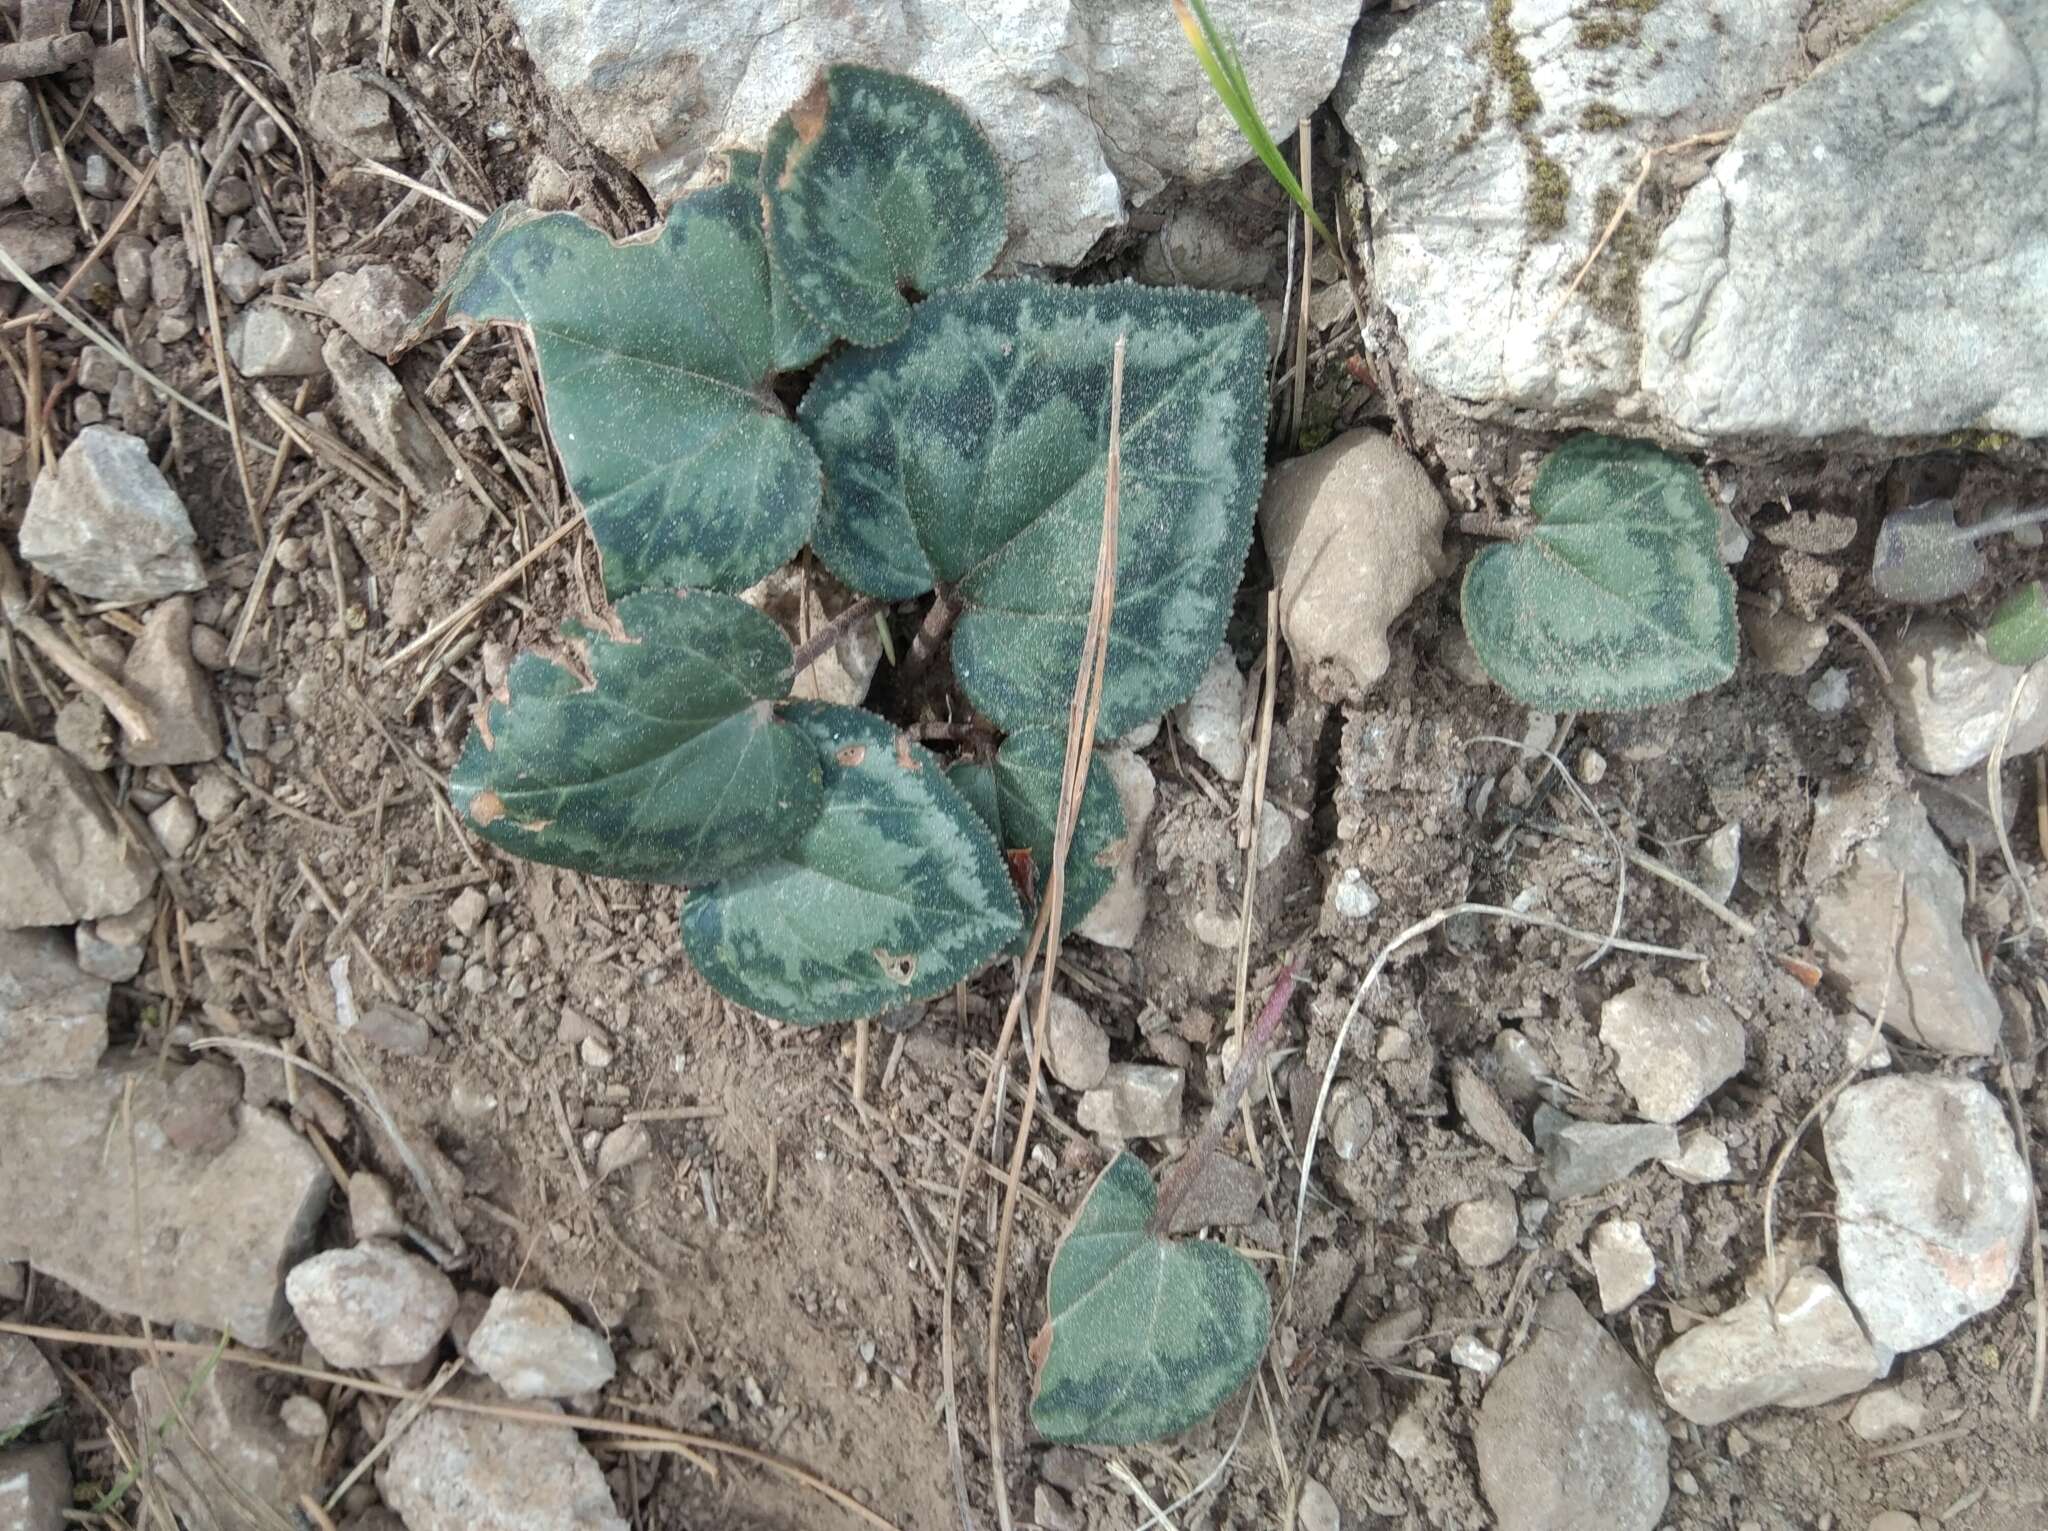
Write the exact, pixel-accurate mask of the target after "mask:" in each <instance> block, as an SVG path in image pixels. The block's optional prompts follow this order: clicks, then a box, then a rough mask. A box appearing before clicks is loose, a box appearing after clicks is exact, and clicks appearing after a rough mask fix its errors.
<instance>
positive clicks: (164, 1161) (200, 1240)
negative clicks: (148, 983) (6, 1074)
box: [0, 1057, 328, 1349]
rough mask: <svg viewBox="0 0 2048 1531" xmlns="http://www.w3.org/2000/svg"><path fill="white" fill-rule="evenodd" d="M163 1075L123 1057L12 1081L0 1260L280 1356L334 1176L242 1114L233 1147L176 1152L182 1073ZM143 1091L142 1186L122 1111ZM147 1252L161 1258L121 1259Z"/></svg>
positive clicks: (3, 1150) (273, 1120)
mask: <svg viewBox="0 0 2048 1531" xmlns="http://www.w3.org/2000/svg"><path fill="white" fill-rule="evenodd" d="M155 1065H156V1060H155V1059H154V1057H147V1058H132V1059H123V1060H122V1061H121V1062H120V1063H118V1064H117V1065H116V1066H114V1067H109V1068H102V1069H101V1070H100V1071H99V1072H98V1073H96V1074H93V1075H92V1076H91V1077H89V1078H86V1079H79V1080H64V1081H57V1080H42V1081H39V1082H37V1083H35V1084H29V1085H16V1086H0V1164H4V1165H6V1166H7V1173H6V1174H4V1175H0V1260H18V1259H25V1260H27V1261H28V1262H29V1264H31V1265H33V1266H34V1267H35V1268H36V1269H37V1270H39V1271H41V1272H43V1273H44V1274H45V1275H47V1276H50V1277H52V1278H54V1279H56V1280H58V1281H62V1282H64V1283H65V1284H66V1285H67V1286H72V1287H76V1288H77V1289H78V1290H79V1291H80V1292H82V1293H83V1294H84V1295H85V1296H86V1297H88V1298H90V1299H91V1300H92V1301H94V1302H96V1303H98V1304H99V1305H100V1306H101V1307H104V1308H109V1309H112V1310H113V1311H114V1312H116V1313H127V1314H146V1315H147V1316H148V1317H150V1318H151V1319H153V1320H155V1321H156V1322H157V1323H160V1324H171V1323H189V1324H195V1325H198V1326H199V1327H201V1328H206V1329H214V1330H223V1329H224V1330H226V1331H227V1332H228V1333H229V1334H231V1335H233V1336H234V1337H235V1339H237V1340H239V1341H240V1342H241V1343H242V1344H245V1345H253V1346H256V1347H258V1348H259V1349H260V1348H262V1347H265V1346H268V1345H271V1344H273V1343H274V1342H275V1341H276V1340H277V1338H278V1336H279V1334H280V1333H281V1332H282V1330H283V1327H284V1319H285V1305H284V1294H283V1284H284V1272H285V1268H286V1267H287V1266H288V1265H289V1264H290V1263H291V1262H292V1261H293V1260H294V1259H296V1258H297V1257H298V1254H299V1252H300V1251H301V1250H302V1249H304V1247H305V1245H306V1242H307V1241H308V1240H309V1239H310V1238H311V1237H312V1232H313V1226H314V1224H315V1223H317V1222H318V1221H319V1218H320V1215H321V1213H322V1212H323V1211H324V1210H325V1209H326V1200H327V1188H328V1181H327V1171H326V1169H325V1168H324V1167H323V1166H322V1164H321V1163H320V1158H319V1156H318V1155H317V1154H315V1153H314V1152H313V1150H312V1149H311V1148H310V1147H309V1146H307V1143H306V1140H305V1139H304V1138H302V1137H300V1136H299V1135H298V1134H297V1133H296V1132H293V1131H292V1130H291V1128H289V1127H287V1126H286V1125H285V1124H284V1123H283V1122H282V1121H281V1120H279V1119H278V1118H277V1117H276V1116H274V1115H272V1114H271V1113H269V1112H267V1111H258V1110H254V1109H251V1108H249V1107H240V1108H237V1109H236V1110H235V1120H236V1124H237V1127H236V1132H235V1135H234V1137H233V1138H232V1140H231V1141H230V1142H229V1143H228V1145H227V1146H226V1147H225V1148H223V1149H220V1150H218V1151H217V1152H214V1153H212V1154H205V1153H191V1152H184V1151H181V1150H179V1149H178V1148H176V1147H175V1146H174V1145H172V1144H171V1143H170V1142H169V1140H168V1138H167V1137H166V1135H165V1133H164V1128H163V1119H164V1116H165V1112H166V1110H167V1107H168V1106H169V1104H170V1100H171V1092H170V1079H171V1078H175V1077H176V1074H177V1072H178V1071H176V1070H171V1071H169V1077H166V1075H165V1074H164V1073H160V1072H159V1070H158V1069H157V1068H156V1066H155ZM131 1091H132V1099H131V1106H130V1116H131V1118H132V1120H133V1123H134V1145H135V1155H134V1163H135V1166H136V1172H137V1173H136V1175H135V1177H134V1178H133V1179H132V1180H131V1177H130V1172H129V1164H130V1159H129V1154H128V1134H127V1132H126V1130H125V1128H124V1125H123V1118H122V1105H121V1103H122V1097H123V1095H124V1092H131ZM109 1144H112V1145H114V1148H113V1149H112V1150H111V1151H110V1150H109V1147H108V1145H109ZM138 1204H139V1206H140V1212H141V1226H140V1227H139V1228H138V1227H137V1226H136V1208H137V1206H138ZM138 1247H139V1248H141V1249H142V1250H144V1251H145V1252H147V1253H149V1254H151V1255H153V1256H154V1258H149V1259H145V1260H143V1261H142V1262H141V1264H140V1265H139V1266H138V1265H137V1263H136V1262H135V1261H133V1260H130V1259H125V1258H113V1257H112V1256H111V1255H110V1253H109V1252H110V1251H114V1250H129V1249H135V1248H138Z"/></svg>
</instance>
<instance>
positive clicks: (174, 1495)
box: [128, 1358, 320, 1531]
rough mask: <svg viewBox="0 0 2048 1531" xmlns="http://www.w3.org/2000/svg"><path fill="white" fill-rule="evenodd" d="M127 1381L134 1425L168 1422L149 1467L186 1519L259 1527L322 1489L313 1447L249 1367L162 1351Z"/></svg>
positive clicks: (230, 1529) (244, 1529) (229, 1530)
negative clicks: (287, 1423)
mask: <svg viewBox="0 0 2048 1531" xmlns="http://www.w3.org/2000/svg"><path fill="white" fill-rule="evenodd" d="M128 1387H129V1391H130V1392H131V1393H132V1394H133V1396H134V1399H135V1413H136V1418H137V1422H138V1424H140V1425H141V1426H142V1427H143V1428H144V1429H145V1430H150V1429H154V1428H155V1427H157V1426H158V1425H160V1424H163V1423H166V1422H169V1424H170V1428H168V1429H165V1430H164V1431H163V1433H162V1436H161V1439H160V1443H159V1445H158V1448H157V1453H156V1454H155V1455H153V1456H152V1458H151V1465H150V1471H151V1475H152V1477H153V1479H154V1480H155V1481H156V1482H157V1483H158V1484H159V1485H160V1486H162V1487H163V1488H164V1489H165V1490H166V1491H167V1492H168V1493H169V1495H170V1497H171V1500H172V1503H173V1504H174V1505H175V1506H177V1507H178V1508H179V1509H180V1510H181V1511H182V1513H183V1515H184V1518H185V1523H186V1524H187V1525H190V1526H194V1527H198V1526H206V1527H219V1528H220V1531H265V1528H268V1527H273V1526H276V1525H277V1524H279V1523H280V1522H282V1523H284V1524H290V1523H292V1521H293V1519H294V1517H295V1514H296V1512H297V1510H298V1503H299V1497H300V1496H301V1495H302V1494H310V1493H313V1492H315V1491H316V1490H317V1489H318V1488H319V1486H320V1464H319V1461H318V1459H317V1458H316V1457H315V1456H314V1454H313V1450H312V1448H311V1447H310V1446H309V1445H308V1444H307V1443H306V1442H304V1441H302V1440H299V1439H298V1438H297V1437H296V1436H294V1435H293V1434H292V1433H291V1432H290V1431H289V1430H287V1429H285V1428H284V1424H283V1421H281V1420H280V1419H279V1418H278V1413H277V1404H276V1401H275V1400H274V1399H273V1398H272V1397H271V1395H270V1393H269V1392H268V1391H267V1390H266V1389H265V1387H264V1385H263V1383H262V1382H261V1381H260V1380H259V1379H258V1376H257V1374H256V1373H255V1372H252V1371H250V1370H248V1369H247V1368H245V1367H240V1366H214V1367H205V1366H204V1365H203V1364H202V1363H198V1362H195V1361H192V1360H190V1359H186V1358H180V1359H176V1360H172V1359H166V1360H164V1361H163V1362H161V1363H158V1364H149V1363H145V1364H143V1365H141V1366H138V1367H136V1368H135V1370H134V1371H133V1372H132V1373H130V1374H129V1378H128ZM250 1501H254V1506H260V1507H261V1509H260V1510H259V1509H257V1508H255V1507H253V1506H252V1505H251V1503H250ZM264 1511H267V1512H268V1513H267V1514H266V1513H263V1512H264Z"/></svg>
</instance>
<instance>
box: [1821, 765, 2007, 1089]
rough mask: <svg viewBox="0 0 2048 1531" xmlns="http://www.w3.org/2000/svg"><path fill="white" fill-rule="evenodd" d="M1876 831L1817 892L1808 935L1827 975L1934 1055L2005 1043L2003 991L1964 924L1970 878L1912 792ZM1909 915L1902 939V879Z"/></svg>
mask: <svg viewBox="0 0 2048 1531" xmlns="http://www.w3.org/2000/svg"><path fill="white" fill-rule="evenodd" d="M1884 813H1885V817H1884V821H1883V824H1882V827H1881V828H1880V829H1879V830H1878V832H1877V833H1876V834H1874V835H1872V836H1871V837H1870V838H1869V839H1867V840H1865V841H1864V842H1863V843H1862V844H1861V845H1859V846H1858V847H1857V848H1856V851H1855V854H1854V856H1853V858H1852V859H1851V861H1850V863H1849V867H1848V870H1847V871H1845V872H1843V873H1842V874H1841V875H1840V876H1839V877H1837V878H1835V879H1834V880H1833V881H1832V882H1831V883H1829V884H1828V885H1827V886H1826V887H1825V888H1823V889H1822V891H1821V892H1820V893H1819V894H1818V895H1817V896H1816V897H1815V898H1814V901H1813V915H1812V918H1811V920H1810V921H1809V933H1810V935H1811V936H1812V938H1813V944H1814V947H1815V948H1816V950H1817V951H1818V952H1819V954H1820V959H1821V965H1822V967H1823V968H1825V969H1826V971H1827V975H1828V979H1829V981H1830V982H1831V983H1833V984H1835V985H1837V986H1838V987H1839V988H1840V989H1841V990H1842V992H1843V994H1844V995H1845V996H1846V997H1847V999H1848V1001H1849V1003H1850V1004H1852V1005H1854V1006H1855V1007H1856V1008H1857V1009H1858V1010H1860V1011H1862V1012H1863V1013H1864V1014H1865V1015H1877V1014H1878V1013H1879V1012H1880V1011H1882V1013H1883V1016H1884V1024H1885V1026H1886V1027H1887V1028H1888V1029H1889V1030H1890V1031H1892V1032H1893V1033H1895V1034H1896V1035H1898V1036H1901V1037H1904V1038H1905V1039H1906V1040H1907V1041H1909V1042H1916V1043H1918V1044H1919V1045H1920V1046H1922V1047H1927V1048H1931V1049H1933V1050H1934V1051H1935V1052H1940V1053H1951V1054H1956V1055H1960V1056H1965V1057H1980V1056H1983V1055H1985V1054H1988V1053H1991V1052H1993V1051H1995V1050H1996V1049H1997V1047H1998V1030H1999V1025H2000V1022H2001V1017H2000V1014H1999V1009H1998V996H1997V995H1995V994H1994V993H1992V991H1991V985H1990V984H1989V983H1988V982H1986V980H1985V978H1984V976H1983V974H1981V973H1979V972H1978V971H1977V963H1976V958H1975V956H1974V955H1973V953H1972V951H1971V947H1970V940H1969V937H1968V936H1967V935H1966V934H1965V933H1964V930H1963V891H1964V890H1963V875H1962V873H1960V872H1958V871H1957V870H1956V868H1955V863H1954V862H1952V861H1950V860H1949V856H1948V851H1947V849H1946V848H1945V847H1944V846H1943V845H1942V843H1941V840H1940V838H1939V837H1938V836H1937V835H1936V834H1935V833H1934V829H1933V826H1932V825H1930V824H1929V823H1928V822H1927V811H1926V809H1924V808H1922V807H1921V806H1920V800H1919V799H1918V798H1916V797H1914V796H1913V795H1912V794H1911V793H1910V792H1903V793H1900V794H1898V795H1897V796H1895V797H1893V798H1892V799H1891V800H1890V801H1889V802H1888V803H1887V804H1886V805H1885V810H1884ZM1902 876H1903V878H1904V884H1905V886H1904V899H1905V919H1904V923H1903V924H1902V925H1900V926H1899V939H1898V943H1897V946H1896V947H1894V945H1893V942H1892V929H1893V926H1894V924H1895V923H1897V922H1898V915H1899V901H1900V879H1901V877H1902Z"/></svg>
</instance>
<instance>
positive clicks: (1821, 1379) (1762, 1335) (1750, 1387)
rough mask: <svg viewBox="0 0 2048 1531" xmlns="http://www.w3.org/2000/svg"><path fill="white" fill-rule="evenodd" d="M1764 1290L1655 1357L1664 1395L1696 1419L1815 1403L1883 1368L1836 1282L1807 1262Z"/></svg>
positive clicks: (1718, 1419) (1703, 1421)
mask: <svg viewBox="0 0 2048 1531" xmlns="http://www.w3.org/2000/svg"><path fill="white" fill-rule="evenodd" d="M1768 1302H1769V1299H1768V1297H1767V1295H1766V1294H1764V1293H1762V1292H1759V1293H1758V1294H1757V1295H1756V1296H1754V1297H1750V1298H1748V1299H1746V1300H1745V1301H1743V1302H1740V1303H1737V1304H1736V1305H1735V1306H1734V1307H1732V1308H1730V1309H1729V1310H1728V1311H1727V1312H1726V1313H1723V1314H1722V1315H1721V1316H1720V1317H1718V1318H1714V1319H1710V1320H1709V1321H1708V1322H1706V1323H1704V1324H1699V1325H1696V1326H1695V1327H1693V1328H1691V1329H1688V1330H1686V1332H1685V1333H1684V1334H1681V1335H1680V1336H1679V1337H1678V1338H1677V1339H1675V1340H1673V1341H1672V1342H1671V1343H1670V1344H1669V1345H1666V1346H1665V1347H1664V1353H1663V1354H1662V1355H1660V1356H1658V1357H1657V1385H1658V1386H1659V1387H1661V1388H1662V1389H1663V1390H1664V1401H1665V1402H1666V1403H1668V1404H1670V1405H1671V1407H1672V1408H1673V1409H1675V1410H1677V1411H1678V1412H1679V1413H1680V1414H1682V1415H1684V1416H1685V1417H1686V1418H1687V1419H1689V1420H1691V1421H1692V1422H1693V1423H1694V1424H1696V1425H1718V1424H1720V1423H1722V1422H1723V1421H1724V1420H1730V1419H1734V1418H1735V1417H1736V1416H1737V1415H1741V1414H1747V1413H1748V1412H1749V1411H1750V1410H1752V1409H1761V1408H1763V1407H1765V1406H1766V1405H1767V1404H1780V1405H1783V1406H1784V1407H1787V1408H1794V1409H1803V1408H1810V1407H1811V1406H1813V1405H1814V1404H1820V1403H1826V1402H1828V1400H1830V1399H1832V1398H1840V1397H1841V1396H1842V1395H1843V1394H1844V1393H1853V1392H1855V1391H1856V1390H1857V1389H1858V1388H1860V1387H1862V1386H1864V1385H1865V1384H1866V1383H1868V1382H1870V1381H1871V1380H1872V1379H1873V1378H1875V1377H1876V1376H1877V1375H1878V1374H1879V1372H1880V1370H1881V1368H1880V1366H1879V1364H1878V1358H1877V1353H1876V1351H1875V1350H1873V1349H1872V1348H1871V1344H1870V1340H1869V1338H1868V1337H1867V1336H1866V1335H1865V1334H1864V1332H1863V1330H1862V1327H1861V1326H1860V1325H1858V1324H1857V1322H1856V1315H1855V1314H1854V1313H1853V1312H1851V1311H1850V1309H1849V1304H1848V1303H1847V1302H1845V1301H1843V1299H1842V1294H1841V1293H1840V1292H1838V1291H1836V1290H1835V1287H1834V1283H1833V1282H1831V1281H1829V1280H1828V1278H1827V1277H1826V1276H1825V1275H1824V1274H1823V1273H1822V1272H1820V1271H1819V1270H1816V1269H1814V1268H1813V1267H1812V1266H1808V1267H1806V1268H1805V1269H1803V1270H1799V1271H1796V1272H1794V1273H1793V1275H1792V1278H1791V1279H1790V1280H1789V1281H1787V1282H1786V1283H1785V1289H1784V1290H1783V1291H1782V1292H1780V1293H1779V1294H1778V1300H1777V1312H1776V1322H1775V1323H1774V1322H1773V1321H1772V1320H1773V1315H1772V1312H1771V1309H1770V1307H1769V1306H1767V1304H1768Z"/></svg>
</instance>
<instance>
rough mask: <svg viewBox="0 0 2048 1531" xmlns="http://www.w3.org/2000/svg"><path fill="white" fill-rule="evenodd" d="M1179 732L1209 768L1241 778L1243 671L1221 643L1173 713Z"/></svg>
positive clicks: (1230, 777) (1227, 778)
mask: <svg viewBox="0 0 2048 1531" xmlns="http://www.w3.org/2000/svg"><path fill="white" fill-rule="evenodd" d="M1174 719H1175V721H1176V722H1178V723H1179V725H1180V731H1181V734H1182V736H1183V737H1184V738H1186V740H1187V741H1188V743H1189V744H1191V745H1193V746H1194V749H1195V753H1196V754H1197V755H1199V756H1201V757H1202V759H1203V760H1204V761H1206V762H1207V763H1208V766H1209V769H1210V770H1212V771H1214V772H1215V773H1216V774H1217V775H1218V776H1220V777H1222V778H1223V779H1224V780H1225V781H1227V782H1240V781H1243V780H1244V762H1245V737H1244V672H1243V671H1241V670H1240V669H1238V667H1237V660H1236V658H1235V657H1234V656H1233V655H1232V654H1231V652H1230V646H1229V645H1228V644H1225V645H1224V646H1223V647H1221V648H1219V649H1217V651H1216V652H1215V654H1214V655H1212V656H1211V658H1210V660H1209V668H1208V669H1206V670H1204V671H1203V672H1202V678H1201V679H1200V680H1199V681H1197V682H1196V683H1195V694H1194V695H1193V696H1191V697H1189V698H1188V699H1187V701H1185V702H1183V703H1182V704H1181V705H1180V707H1179V708H1178V709H1177V710H1176V711H1175V713H1174Z"/></svg>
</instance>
